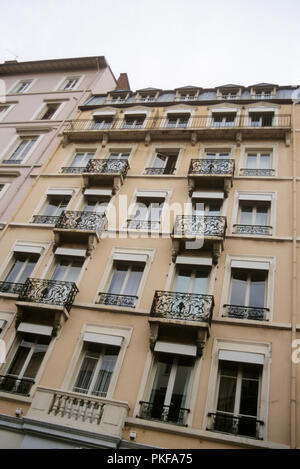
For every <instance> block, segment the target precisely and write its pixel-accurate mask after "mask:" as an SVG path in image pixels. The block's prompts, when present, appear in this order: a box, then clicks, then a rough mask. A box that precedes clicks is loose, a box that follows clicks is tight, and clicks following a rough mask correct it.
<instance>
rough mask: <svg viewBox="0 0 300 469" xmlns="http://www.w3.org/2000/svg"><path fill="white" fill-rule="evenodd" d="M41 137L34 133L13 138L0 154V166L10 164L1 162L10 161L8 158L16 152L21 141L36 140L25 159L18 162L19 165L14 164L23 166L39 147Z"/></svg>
mask: <svg viewBox="0 0 300 469" xmlns="http://www.w3.org/2000/svg"><path fill="white" fill-rule="evenodd" d="M43 136H44V135H41V134H35V133H32V134H30V135H25V134H20V135H18V136H16V137H15V138H14V140H13V141H12V142H11V143H9V144H8V146H7V147H6V149H5V150H4V151H3V152H2V154H1V156H0V164H9V165H10V163H3V161H4V160H9V159H10V157H11V156H12V155H13V153H14V152H15V151H16V150H17V148H18V147H19V145H20V144H21V143H22V140H23V139H29V138H36V141H35V142H34V144H33V145H32V147H31V148H30V150H29V151H28V153H27V154H26V156H25V158H24V159H22V160H20V163H16V164H17V165H18V166H19V165H20V166H21V165H23V164H25V163H26V162H27V160H28V159H29V158H30V157H31V155H32V153H33V152H34V151H35V150H36V148H37V147H38V146H39V145H40V143H41V140H42V138H43ZM18 161H19V160H18ZM11 166H14V165H13V164H12V165H11Z"/></svg>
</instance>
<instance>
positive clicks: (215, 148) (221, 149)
mask: <svg viewBox="0 0 300 469" xmlns="http://www.w3.org/2000/svg"><path fill="white" fill-rule="evenodd" d="M235 152H236V145H230V146H226V145H225V146H224V145H211V146H210V145H205V144H203V143H201V144H200V147H199V156H198V158H199V159H207V158H205V155H206V153H216V154H218V155H220V153H228V159H229V160H230V159H234V154H235ZM216 159H219V157H218V158H216Z"/></svg>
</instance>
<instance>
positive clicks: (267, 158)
mask: <svg viewBox="0 0 300 469" xmlns="http://www.w3.org/2000/svg"><path fill="white" fill-rule="evenodd" d="M260 168H261V169H270V168H271V155H268V154H266V155H261V156H260Z"/></svg>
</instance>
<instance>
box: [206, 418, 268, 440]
mask: <svg viewBox="0 0 300 469" xmlns="http://www.w3.org/2000/svg"><path fill="white" fill-rule="evenodd" d="M208 417H209V418H210V422H209V426H208V428H207V430H211V431H214V432H221V433H230V434H233V435H240V436H247V437H251V438H256V439H262V438H261V437H260V430H261V426H262V425H263V424H264V422H262V421H261V420H257V419H256V417H250V416H234V415H230V414H224V413H221V412H217V413H209V414H208Z"/></svg>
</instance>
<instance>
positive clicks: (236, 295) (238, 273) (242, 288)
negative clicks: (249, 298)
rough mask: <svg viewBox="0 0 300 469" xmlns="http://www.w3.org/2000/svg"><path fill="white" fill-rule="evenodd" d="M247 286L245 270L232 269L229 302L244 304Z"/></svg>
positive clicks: (237, 304)
mask: <svg viewBox="0 0 300 469" xmlns="http://www.w3.org/2000/svg"><path fill="white" fill-rule="evenodd" d="M246 288H247V272H245V271H243V270H237V269H236V270H234V271H233V273H232V283H231V297H230V304H232V305H236V306H245V300H246Z"/></svg>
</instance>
